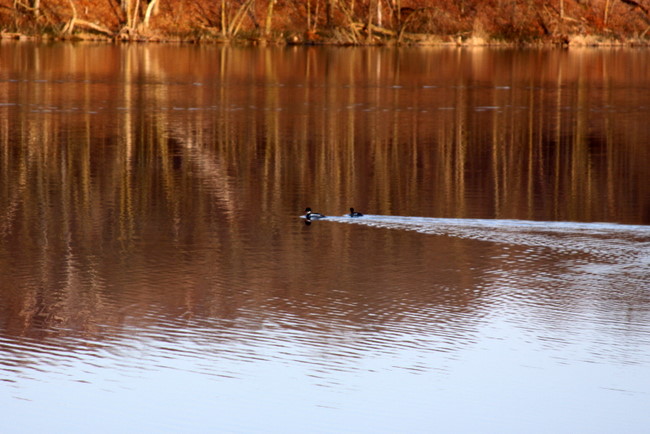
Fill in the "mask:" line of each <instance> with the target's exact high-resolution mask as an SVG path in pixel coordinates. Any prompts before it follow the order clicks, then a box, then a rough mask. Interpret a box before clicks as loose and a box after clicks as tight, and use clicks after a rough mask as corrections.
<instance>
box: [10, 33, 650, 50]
mask: <svg viewBox="0 0 650 434" xmlns="http://www.w3.org/2000/svg"><path fill="white" fill-rule="evenodd" d="M0 41H16V42H104V43H125V44H129V43H135V44H142V43H159V44H205V45H232V46H329V47H350V46H353V47H394V48H404V47H414V48H417V47H502V48H508V47H513V48H515V47H518V48H579V47H592V48H649V47H650V40H645V39H637V38H630V39H627V40H621V39H620V38H606V37H601V36H595V35H579V34H578V35H570V36H567V37H565V38H562V39H561V40H557V39H555V38H549V39H539V40H534V41H516V40H513V41H508V40H497V39H491V38H485V37H480V36H469V37H465V38H463V37H461V36H456V37H453V36H450V35H448V36H440V35H420V34H419V35H407V36H405V37H404V40H402V41H398V40H396V39H376V40H373V41H365V42H357V43H349V42H340V41H337V40H335V38H333V37H332V38H326V37H324V38H319V40H317V41H312V40H305V39H302V38H300V37H298V36H297V35H289V36H281V37H274V38H262V37H252V36H251V37H236V38H223V37H220V36H215V35H208V34H206V35H200V36H198V37H181V36H172V35H161V34H148V35H144V34H131V35H127V36H124V35H122V34H117V35H114V36H108V35H98V34H95V33H73V34H67V35H51V34H40V35H32V34H28V33H21V32H4V31H0Z"/></svg>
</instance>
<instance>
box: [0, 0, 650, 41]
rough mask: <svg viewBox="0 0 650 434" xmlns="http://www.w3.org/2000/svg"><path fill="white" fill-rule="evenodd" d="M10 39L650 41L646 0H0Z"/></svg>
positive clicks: (1, 26)
mask: <svg viewBox="0 0 650 434" xmlns="http://www.w3.org/2000/svg"><path fill="white" fill-rule="evenodd" d="M0 30H1V31H2V36H4V37H14V38H21V37H46V38H81V39H117V40H139V41H146V40H152V41H156V40H183V41H232V40H235V41H239V42H253V43H259V42H269V43H309V44H317V43H323V44H325V43H334V44H359V45H360V44H394V43H400V44H423V43H460V44H463V43H466V44H483V43H503V42H506V43H557V44H571V43H582V44H602V43H630V44H634V43H637V44H647V42H648V41H650V37H649V30H650V0H550V1H544V0H456V1H448V0H102V1H97V0H18V1H17V0H0Z"/></svg>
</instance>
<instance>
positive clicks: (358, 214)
mask: <svg viewBox="0 0 650 434" xmlns="http://www.w3.org/2000/svg"><path fill="white" fill-rule="evenodd" d="M348 215H349V216H350V217H363V214H361V213H360V212H357V211H355V210H354V208H350V214H348Z"/></svg>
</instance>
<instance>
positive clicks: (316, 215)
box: [305, 208, 327, 220]
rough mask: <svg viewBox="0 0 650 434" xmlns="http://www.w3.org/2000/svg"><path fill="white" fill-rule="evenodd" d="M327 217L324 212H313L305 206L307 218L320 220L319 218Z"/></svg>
mask: <svg viewBox="0 0 650 434" xmlns="http://www.w3.org/2000/svg"><path fill="white" fill-rule="evenodd" d="M325 217H327V216H326V215H324V214H321V213H318V212H312V210H311V208H305V218H306V219H307V220H318V219H324V218H325Z"/></svg>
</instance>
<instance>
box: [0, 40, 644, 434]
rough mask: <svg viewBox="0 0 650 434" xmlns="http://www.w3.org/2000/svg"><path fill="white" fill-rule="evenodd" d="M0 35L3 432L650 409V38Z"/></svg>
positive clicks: (602, 424)
mask: <svg viewBox="0 0 650 434" xmlns="http://www.w3.org/2000/svg"><path fill="white" fill-rule="evenodd" d="M0 49H1V50H2V56H1V57H0V62H1V64H0V131H2V133H0V146H1V153H0V324H1V325H2V329H1V331H0V355H1V356H2V357H0V379H1V380H2V382H1V383H0V387H1V388H2V389H4V390H6V391H7V393H2V394H0V395H3V397H2V398H0V405H2V408H4V409H7V410H6V413H7V414H11V415H12V416H11V417H8V418H7V417H4V418H3V421H2V422H0V431H2V432H15V431H16V427H17V426H18V427H24V428H25V429H24V430H22V429H18V431H19V432H22V431H25V432H33V431H35V430H37V429H40V430H46V431H52V430H54V431H57V430H60V431H63V430H65V431H69V430H74V431H83V430H87V431H88V430H92V431H93V432H97V426H98V425H99V426H100V427H101V428H100V431H106V432H115V431H118V430H121V431H123V430H127V431H135V430H138V431H142V430H143V429H145V430H148V431H151V430H157V431H184V432H187V431H206V430H210V429H213V430H221V431H243V432H251V431H267V432H268V431H278V432H298V431H300V432H304V431H305V430H306V429H309V431H336V432H338V431H341V430H346V429H347V430H350V431H357V432H359V431H360V432H378V431H383V432H395V431H418V432H422V431H427V432H429V431H432V430H433V429H435V430H442V431H445V432H447V431H465V432H466V431H477V430H480V431H482V432H485V431H488V432H504V431H505V432H508V431H510V432H521V431H526V432H530V431H543V432H548V431H549V430H550V431H554V432H575V431H576V429H578V427H579V429H580V430H583V429H584V428H585V427H587V430H588V431H599V430H602V431H605V432H606V431H610V432H611V431H612V430H614V429H616V430H617V431H621V430H622V431H625V432H642V430H644V429H645V427H646V426H647V424H648V422H650V420H649V416H648V415H647V411H646V408H645V407H646V403H647V396H648V393H650V377H648V376H647V374H646V371H647V369H648V367H649V366H650V328H649V326H648V324H650V321H648V320H649V319H650V318H649V312H650V309H649V306H650V293H649V292H648V288H649V287H650V279H649V278H648V272H647V270H648V269H650V229H648V228H649V227H650V226H647V225H648V224H649V223H650V183H649V182H648V179H649V176H648V171H649V167H650V151H649V149H648V146H647V143H648V140H649V138H650V137H649V136H650V130H648V128H647V125H646V124H647V119H648V115H649V114H650V113H649V112H650V77H649V76H648V75H647V71H648V66H649V65H648V64H649V59H650V57H648V55H647V53H645V52H642V51H633V50H570V51H544V50H539V51H522V50H483V49H480V50H457V49H430V50H429V49H427V50H385V49H325V48H317V49H312V48H309V49H303V48H272V49H257V48H255V49H252V48H240V49H236V48H223V47H185V46H183V47H175V46H157V47H156V46H147V47H143V46H131V47H122V46H118V47H116V46H109V45H98V46H93V45H66V44H54V45H30V44H2V45H0ZM305 206H311V207H313V208H315V209H316V210H317V211H320V212H324V213H326V214H328V215H331V216H334V217H330V218H329V219H328V220H324V221H318V222H314V223H313V224H312V225H310V226H305V225H304V224H303V221H302V220H301V219H299V218H298V216H299V214H300V213H301V212H302V210H304V208H305ZM350 206H355V207H356V208H358V209H360V210H362V211H364V212H366V213H367V215H366V216H365V217H363V218H359V219H350V218H346V217H342V215H343V213H344V212H346V211H347V209H348V208H349V207H350ZM603 222H604V223H603ZM63 400H65V402H66V403H67V405H66V407H65V408H64V409H62V408H61V407H60V405H59V403H60V402H61V401H63ZM116 413H119V414H120V418H118V419H116V418H115V414H116ZM80 414H88V415H92V418H90V419H92V420H90V419H89V420H85V419H80V418H79V415H80ZM35 415H38V416H39V417H38V418H36V417H34V416H35ZM143 415H146V416H144V417H143Z"/></svg>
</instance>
